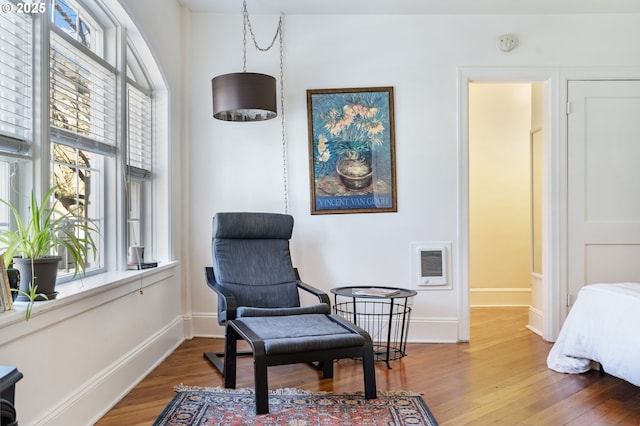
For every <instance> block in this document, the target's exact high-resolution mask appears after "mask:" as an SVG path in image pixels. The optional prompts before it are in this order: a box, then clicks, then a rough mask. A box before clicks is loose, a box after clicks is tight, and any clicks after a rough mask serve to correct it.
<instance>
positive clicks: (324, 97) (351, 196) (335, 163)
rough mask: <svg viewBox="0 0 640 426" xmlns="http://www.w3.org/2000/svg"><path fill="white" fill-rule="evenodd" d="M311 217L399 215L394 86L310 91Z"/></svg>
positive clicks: (308, 104)
mask: <svg viewBox="0 0 640 426" xmlns="http://www.w3.org/2000/svg"><path fill="white" fill-rule="evenodd" d="M307 113H308V126H309V164H310V178H311V179H310V180H311V213H312V214H324V213H372V212H395V211H397V207H396V190H395V164H394V163H395V157H394V131H393V88H392V87H379V88H364V89H317V90H307Z"/></svg>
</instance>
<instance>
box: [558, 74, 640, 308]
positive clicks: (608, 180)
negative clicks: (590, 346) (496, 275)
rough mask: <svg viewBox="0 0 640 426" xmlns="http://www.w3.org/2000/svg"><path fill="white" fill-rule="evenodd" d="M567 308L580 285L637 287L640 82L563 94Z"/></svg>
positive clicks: (600, 84)
mask: <svg viewBox="0 0 640 426" xmlns="http://www.w3.org/2000/svg"><path fill="white" fill-rule="evenodd" d="M568 100H569V104H568V113H569V116H568V206H567V207H568V247H567V249H568V264H567V275H568V276H567V278H568V291H569V298H568V304H569V305H571V304H572V303H573V301H574V300H575V297H576V294H577V293H578V291H579V290H580V288H581V287H582V286H584V285H588V284H594V283H601V282H604V283H610V282H623V281H639V282H640V81H571V82H569V90H568Z"/></svg>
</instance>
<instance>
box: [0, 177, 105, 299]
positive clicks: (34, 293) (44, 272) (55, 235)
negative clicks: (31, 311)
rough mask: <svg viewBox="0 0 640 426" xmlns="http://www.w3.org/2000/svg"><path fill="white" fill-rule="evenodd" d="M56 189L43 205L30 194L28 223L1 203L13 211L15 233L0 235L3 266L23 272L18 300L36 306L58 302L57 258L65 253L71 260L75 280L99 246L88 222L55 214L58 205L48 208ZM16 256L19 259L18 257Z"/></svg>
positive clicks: (12, 208)
mask: <svg viewBox="0 0 640 426" xmlns="http://www.w3.org/2000/svg"><path fill="white" fill-rule="evenodd" d="M54 192H55V188H51V189H49V190H48V191H47V193H46V194H45V196H44V198H43V199H42V201H41V202H38V201H37V200H36V197H35V194H34V193H33V192H32V193H31V204H30V211H29V215H28V217H27V219H28V220H26V221H25V220H23V218H22V216H20V212H19V211H18V209H17V207H15V206H14V205H13V204H11V203H10V202H8V201H6V200H2V199H0V202H1V203H3V204H5V205H6V206H7V207H9V209H10V210H11V213H12V215H13V218H14V220H15V230H5V231H1V232H0V246H1V247H2V249H3V250H4V262H5V264H6V265H7V266H9V265H11V264H12V265H13V267H14V268H16V269H18V270H19V271H20V288H19V290H18V293H19V295H18V297H17V299H16V300H18V301H20V300H22V301H25V300H28V301H30V302H33V301H34V300H47V299H52V298H55V296H56V295H57V293H56V291H55V282H56V277H57V273H58V263H59V262H60V260H61V259H62V258H61V257H60V256H57V255H56V254H54V253H55V252H56V251H57V250H60V249H63V250H65V252H66V254H67V255H68V256H69V257H70V258H71V261H72V264H73V267H74V274H73V275H74V277H75V276H76V275H77V274H78V272H79V271H82V273H84V272H85V268H86V259H87V256H88V255H89V251H93V254H94V255H95V250H96V244H95V242H94V240H93V236H92V234H93V233H94V232H97V229H96V228H95V227H94V226H93V225H92V224H91V223H90V222H87V220H86V219H85V218H81V217H78V216H75V215H73V214H71V213H68V212H67V213H63V212H61V211H59V210H56V208H55V207H56V204H57V201H55V202H54V203H53V204H52V205H51V206H49V200H50V199H51V198H52V196H53V194H54ZM16 256H17V257H16Z"/></svg>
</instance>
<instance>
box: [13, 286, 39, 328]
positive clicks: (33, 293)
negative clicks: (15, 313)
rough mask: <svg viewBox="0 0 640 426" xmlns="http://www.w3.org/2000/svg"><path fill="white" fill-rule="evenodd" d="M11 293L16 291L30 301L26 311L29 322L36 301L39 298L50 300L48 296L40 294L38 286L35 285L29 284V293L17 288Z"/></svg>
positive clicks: (26, 318)
mask: <svg viewBox="0 0 640 426" xmlns="http://www.w3.org/2000/svg"><path fill="white" fill-rule="evenodd" d="M11 291H15V292H16V293H20V294H22V295H23V296H24V297H26V298H27V299H29V302H28V303H27V309H26V311H25V320H26V321H29V318H31V310H32V309H33V304H34V303H35V301H36V299H39V298H44V299H48V297H47V295H46V294H43V293H38V286H37V285H33V283H29V291H28V292H27V291H24V290H20V289H15V288H12V289H11Z"/></svg>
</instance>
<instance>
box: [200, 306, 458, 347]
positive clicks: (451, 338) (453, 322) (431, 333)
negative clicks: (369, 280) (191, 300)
mask: <svg viewBox="0 0 640 426" xmlns="http://www.w3.org/2000/svg"><path fill="white" fill-rule="evenodd" d="M191 324H192V325H193V330H191V332H192V334H193V336H195V337H210V338H222V337H224V328H223V327H221V326H220V325H218V320H217V316H216V315H215V314H211V313H193V316H192V321H191ZM457 341H458V319H457V318H428V317H416V316H415V315H412V316H411V322H410V324H409V336H408V338H407V342H412V343H456V342H457Z"/></svg>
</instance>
